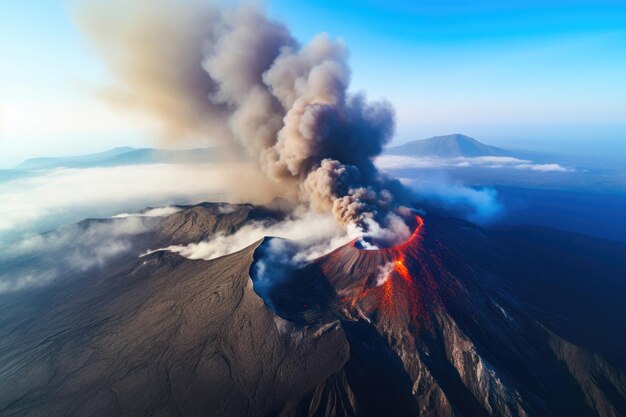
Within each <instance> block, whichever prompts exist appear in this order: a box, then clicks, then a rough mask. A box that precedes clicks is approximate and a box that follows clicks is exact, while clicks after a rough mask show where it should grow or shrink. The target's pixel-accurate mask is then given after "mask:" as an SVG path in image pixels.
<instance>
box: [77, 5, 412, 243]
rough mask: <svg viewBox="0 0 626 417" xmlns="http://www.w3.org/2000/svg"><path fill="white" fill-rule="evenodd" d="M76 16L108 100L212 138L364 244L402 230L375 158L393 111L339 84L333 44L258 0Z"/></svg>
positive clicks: (395, 201) (345, 74)
mask: <svg viewBox="0 0 626 417" xmlns="http://www.w3.org/2000/svg"><path fill="white" fill-rule="evenodd" d="M76 19H77V22H78V24H79V26H80V27H81V29H82V30H83V31H84V32H85V33H86V34H87V36H88V38H89V39H90V40H91V41H92V42H93V43H94V45H95V46H96V47H97V48H98V51H99V52H100V53H101V54H102V56H103V57H104V58H105V61H106V63H107V65H108V67H109V69H110V71H111V73H112V74H113V76H114V77H115V78H116V80H117V81H118V82H119V83H118V85H116V86H115V87H113V88H111V89H109V90H107V96H108V98H109V99H111V100H115V101H116V102H117V103H124V104H127V105H130V106H133V107H136V108H138V109H140V110H142V111H145V112H148V113H149V114H151V115H153V116H156V118H157V119H158V120H159V122H160V123H161V124H162V127H163V132H164V135H165V136H167V137H168V138H172V139H184V138H190V137H192V138H197V137H207V138H210V139H211V140H214V141H220V142H221V144H222V146H224V147H225V148H226V149H229V150H231V151H235V152H238V153H240V154H241V155H245V156H246V157H247V158H248V159H249V160H250V161H252V162H254V163H255V164H256V165H257V166H258V167H259V170H260V171H261V172H262V173H263V176H264V177H265V178H264V179H263V181H268V180H269V182H271V183H272V184H273V185H274V186H277V187H279V189H280V192H281V194H282V195H284V196H285V197H286V198H288V199H290V200H292V201H297V202H298V203H302V204H306V205H308V206H309V207H310V208H312V209H314V210H318V211H332V213H333V215H334V216H335V218H336V219H337V221H339V222H340V223H341V224H342V225H344V227H346V228H348V229H351V228H356V229H358V230H360V231H361V232H362V233H363V235H364V236H365V237H366V240H368V239H367V238H369V241H370V242H371V241H375V242H379V243H382V244H393V243H396V242H397V241H399V240H402V239H405V238H407V237H408V236H409V235H410V230H409V228H408V227H407V225H406V224H405V222H404V221H403V217H405V216H406V214H407V209H406V208H404V207H403V206H402V204H403V203H404V201H403V200H402V196H403V195H405V191H404V189H403V187H402V186H401V185H400V184H399V183H398V182H397V181H394V180H390V179H388V178H385V177H384V176H383V175H381V174H380V173H379V172H378V171H377V169H376V168H375V167H374V165H373V163H372V158H374V157H375V156H376V155H378V154H379V153H380V152H381V151H382V148H383V146H384V145H385V144H386V143H387V142H388V141H389V140H390V138H391V137H392V135H393V133H394V112H393V109H392V107H391V105H390V104H389V103H387V102H368V101H367V100H366V99H365V97H364V96H363V95H362V94H349V93H348V86H349V80H350V70H349V68H348V65H347V56H348V53H347V50H346V47H345V46H344V44H343V43H342V42H341V41H333V40H331V39H330V38H329V37H328V36H327V35H325V34H321V35H318V36H316V37H315V38H314V39H313V40H312V41H311V42H310V43H309V44H307V45H304V46H301V45H299V44H298V42H297V41H296V40H295V39H294V38H293V37H292V36H291V34H290V32H289V31H288V29H287V28H286V27H285V26H284V25H282V24H280V23H278V22H275V21H271V20H269V19H268V18H267V17H265V15H264V14H263V13H262V11H261V10H259V8H258V7H251V6H242V7H239V8H228V7H224V6H218V5H216V4H212V3H207V2H198V1H196V2H189V3H187V2H186V3H185V5H184V6H182V5H180V3H177V2H175V1H173V0H137V1H133V2H127V1H107V2H100V3H97V4H93V3H91V2H90V3H89V4H87V5H85V7H82V8H79V11H78V13H77V15H76ZM241 186H242V187H254V186H255V185H254V184H242V185H241ZM365 244H366V245H367V243H365Z"/></svg>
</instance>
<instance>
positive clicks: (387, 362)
mask: <svg viewBox="0 0 626 417" xmlns="http://www.w3.org/2000/svg"><path fill="white" fill-rule="evenodd" d="M225 212H228V213H225ZM257 216H260V217H263V216H269V217H271V216H270V215H269V214H267V213H265V212H261V213H259V212H258V209H256V208H252V207H251V206H244V207H243V208H241V209H240V210H239V209H235V210H231V209H229V210H222V209H219V207H216V206H213V205H202V206H196V207H190V208H187V209H186V210H183V211H181V212H178V213H175V214H173V215H171V216H168V217H165V218H164V219H161V220H159V225H158V227H159V228H160V230H157V231H156V232H154V235H151V236H152V238H154V239H157V238H158V239H161V238H164V239H165V237H166V236H168V235H170V236H176V239H174V240H175V242H176V243H186V242H190V241H197V240H198V239H205V238H210V237H211V232H203V230H210V231H212V232H213V233H214V232H216V231H217V230H220V228H219V227H214V228H211V227H209V226H208V225H216V224H222V225H225V226H227V227H229V228H230V229H229V230H231V231H232V230H235V229H236V228H237V227H240V226H241V225H242V224H245V222H247V221H250V220H249V219H250V218H258V217H257ZM218 219H219V221H218ZM190 223H193V225H192V224H190ZM417 224H418V227H417V229H416V232H415V233H414V235H413V237H412V238H411V239H410V240H409V241H407V242H406V243H404V244H402V245H400V246H398V247H394V248H389V249H384V250H379V251H363V250H359V249H357V248H356V247H355V246H354V244H353V243H351V244H348V245H345V246H343V247H341V248H339V249H337V250H336V251H334V252H332V253H330V254H328V255H326V256H323V257H321V258H319V259H317V260H315V261H314V262H312V263H310V264H308V265H306V266H303V267H297V268H293V270H291V271H289V274H287V276H286V277H285V278H283V279H281V280H277V281H276V282H275V283H274V285H273V286H272V287H271V288H270V290H269V291H268V292H266V293H263V294H264V297H265V299H263V298H261V297H260V296H259V295H257V292H256V291H255V284H258V282H256V280H257V279H258V278H257V277H255V274H254V273H252V274H251V271H255V268H254V266H255V265H257V263H258V262H265V261H266V259H267V258H266V256H265V255H266V254H267V251H268V250H270V249H271V247H272V245H271V243H272V240H273V238H267V239H265V240H264V241H262V242H258V243H257V244H255V245H252V246H251V247H248V248H246V249H243V250H241V251H239V252H237V253H234V254H230V255H227V256H224V257H221V258H218V259H215V260H211V261H204V260H189V259H186V258H183V257H181V256H179V255H178V254H174V253H171V252H167V251H159V252H155V253H152V254H150V255H147V256H145V257H142V258H137V257H136V256H128V257H125V258H122V259H119V260H117V262H116V265H115V267H110V268H108V269H105V270H103V271H100V272H97V273H95V272H92V273H91V274H85V275H82V276H78V277H73V278H72V279H68V280H65V281H62V282H60V283H58V284H56V285H54V286H49V287H45V288H41V289H36V290H31V291H29V292H27V293H23V294H20V295H19V296H18V295H12V296H10V295H3V296H2V297H3V298H0V414H1V415H3V416H5V415H6V416H13V415H15V416H17V415H19V416H23V415H25V416H29V415H46V416H48V415H209V416H246V415H248V416H404V415H406V416H409V415H413V416H416V415H424V416H472V417H473V416H489V415H491V416H509V415H510V416H518V415H519V416H524V415H528V416H549V415H555V416H620V415H624V410H626V407H625V404H626V377H625V375H624V372H623V370H624V365H625V364H626V358H625V356H626V355H625V353H624V352H626V349H625V347H626V343H624V335H625V334H626V325H625V324H624V322H623V317H625V313H626V309H625V307H624V305H623V304H624V303H623V301H624V299H625V295H624V288H625V285H624V283H623V282H621V280H622V279H623V277H624V276H626V265H625V264H624V259H626V246H625V245H621V244H617V243H613V242H608V241H602V240H598V239H592V238H586V237H583V236H579V235H570V234H564V233H561V232H556V231H549V230H546V229H534V228H507V229H500V230H493V231H487V230H484V229H481V228H479V227H477V226H475V225H472V224H470V223H466V222H462V221H459V220H455V219H449V218H441V217H437V216H435V215H427V216H423V217H420V218H418V220H417ZM186 234H188V236H185V235H186ZM145 239H146V240H149V239H148V238H147V237H145ZM143 244H144V243H142V244H138V248H141V246H142V245H143ZM162 244H163V241H161V240H159V245H162ZM251 275H252V277H251ZM268 306H271V308H270V307H268Z"/></svg>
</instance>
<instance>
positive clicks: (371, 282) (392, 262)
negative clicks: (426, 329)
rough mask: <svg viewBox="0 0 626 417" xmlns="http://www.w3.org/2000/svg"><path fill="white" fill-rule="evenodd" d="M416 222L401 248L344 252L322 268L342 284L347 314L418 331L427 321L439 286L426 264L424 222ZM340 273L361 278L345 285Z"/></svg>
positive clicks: (399, 246) (419, 219)
mask: <svg viewBox="0 0 626 417" xmlns="http://www.w3.org/2000/svg"><path fill="white" fill-rule="evenodd" d="M416 223H417V227H416V228H415V231H414V232H413V234H412V236H411V238H410V239H408V240H407V241H406V242H404V243H402V244H400V245H397V246H394V247H391V248H386V249H380V250H360V249H357V248H353V249H356V250H357V252H356V253H353V252H348V249H345V250H343V251H341V250H340V251H337V252H335V253H333V254H331V255H330V259H329V262H326V263H324V265H323V266H322V267H323V270H324V272H325V274H326V276H327V277H329V278H331V281H335V283H336V284H339V285H338V287H339V288H341V291H339V294H340V297H339V300H340V301H341V302H342V304H343V305H344V306H345V308H346V309H347V310H348V311H351V312H360V313H364V314H365V315H367V316H371V315H372V314H376V315H377V319H378V321H379V322H380V321H382V322H385V321H390V322H393V323H403V322H404V323H407V324H412V325H413V326H415V327H416V328H420V327H422V325H423V324H424V323H426V322H428V320H429V317H428V312H430V311H432V307H433V306H434V302H435V300H437V298H438V295H437V284H436V282H435V280H434V277H433V274H432V272H431V271H430V269H429V268H428V267H426V266H425V265H424V262H423V258H424V253H425V252H424V251H423V248H422V242H423V238H424V220H423V219H422V217H420V216H416ZM338 265H339V266H338ZM338 272H343V273H344V274H345V273H349V274H354V275H353V276H358V277H360V279H359V281H358V282H355V281H354V279H353V280H352V282H351V283H347V282H346V284H347V285H345V286H344V285H341V282H340V281H341V279H338V278H336V277H337V275H336V274H337V273H338ZM336 288H337V287H336Z"/></svg>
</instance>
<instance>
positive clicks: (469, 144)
mask: <svg viewBox="0 0 626 417" xmlns="http://www.w3.org/2000/svg"><path fill="white" fill-rule="evenodd" d="M384 154H386V155H403V156H411V157H435V158H456V157H480V156H514V155H515V153H514V152H512V151H508V150H506V149H502V148H498V147H495V146H491V145H486V144H484V143H482V142H479V141H478V140H476V139H474V138H471V137H469V136H466V135H463V134H461V133H453V134H449V135H442V136H433V137H431V138H428V139H420V140H413V141H410V142H407V143H405V144H402V145H398V146H394V147H391V148H387V149H386V150H385V151H384Z"/></svg>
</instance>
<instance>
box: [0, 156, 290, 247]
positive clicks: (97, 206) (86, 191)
mask: <svg viewBox="0 0 626 417" xmlns="http://www.w3.org/2000/svg"><path fill="white" fill-rule="evenodd" d="M257 175H258V173H257V170H256V168H254V167H253V166H251V165H250V164H245V163H232V164H215V165H209V164H196V165H184V164H180V165H174V164H154V165H129V166H121V167H99V168H84V169H68V168H59V169H53V170H42V171H40V172H39V173H38V175H34V176H29V177H26V178H17V179H13V180H8V181H4V182H0V201H2V204H0V244H2V243H9V242H11V241H13V240H16V239H20V238H23V237H24V236H27V235H29V234H33V233H39V232H43V231H46V230H51V229H54V228H56V227H59V226H61V225H64V224H70V223H74V222H76V221H79V220H82V219H84V218H88V217H89V218H93V217H109V216H112V215H115V214H120V213H122V214H120V217H124V216H127V215H128V216H130V214H128V213H137V211H138V210H141V209H143V208H145V207H146V206H164V205H172V204H187V203H190V204H191V203H198V202H202V201H218V200H219V201H229V202H248V201H247V197H250V195H251V194H254V195H255V196H254V197H255V198H254V200H255V201H256V202H258V203H260V204H263V203H269V202H270V201H271V200H272V199H273V198H275V197H276V196H277V195H278V194H277V193H275V192H274V191H273V190H272V189H271V186H267V187H263V186H260V185H258V184H259V181H258V180H256V179H255V184H257V186H256V187H252V188H253V189H251V190H247V191H246V193H245V197H244V196H240V195H239V194H238V193H237V192H236V187H231V184H232V183H235V182H236V183H239V184H245V183H246V182H248V181H249V180H251V178H253V177H256V176H257ZM170 210H171V209H170ZM141 215H143V216H146V215H150V213H145V212H144V213H141Z"/></svg>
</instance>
